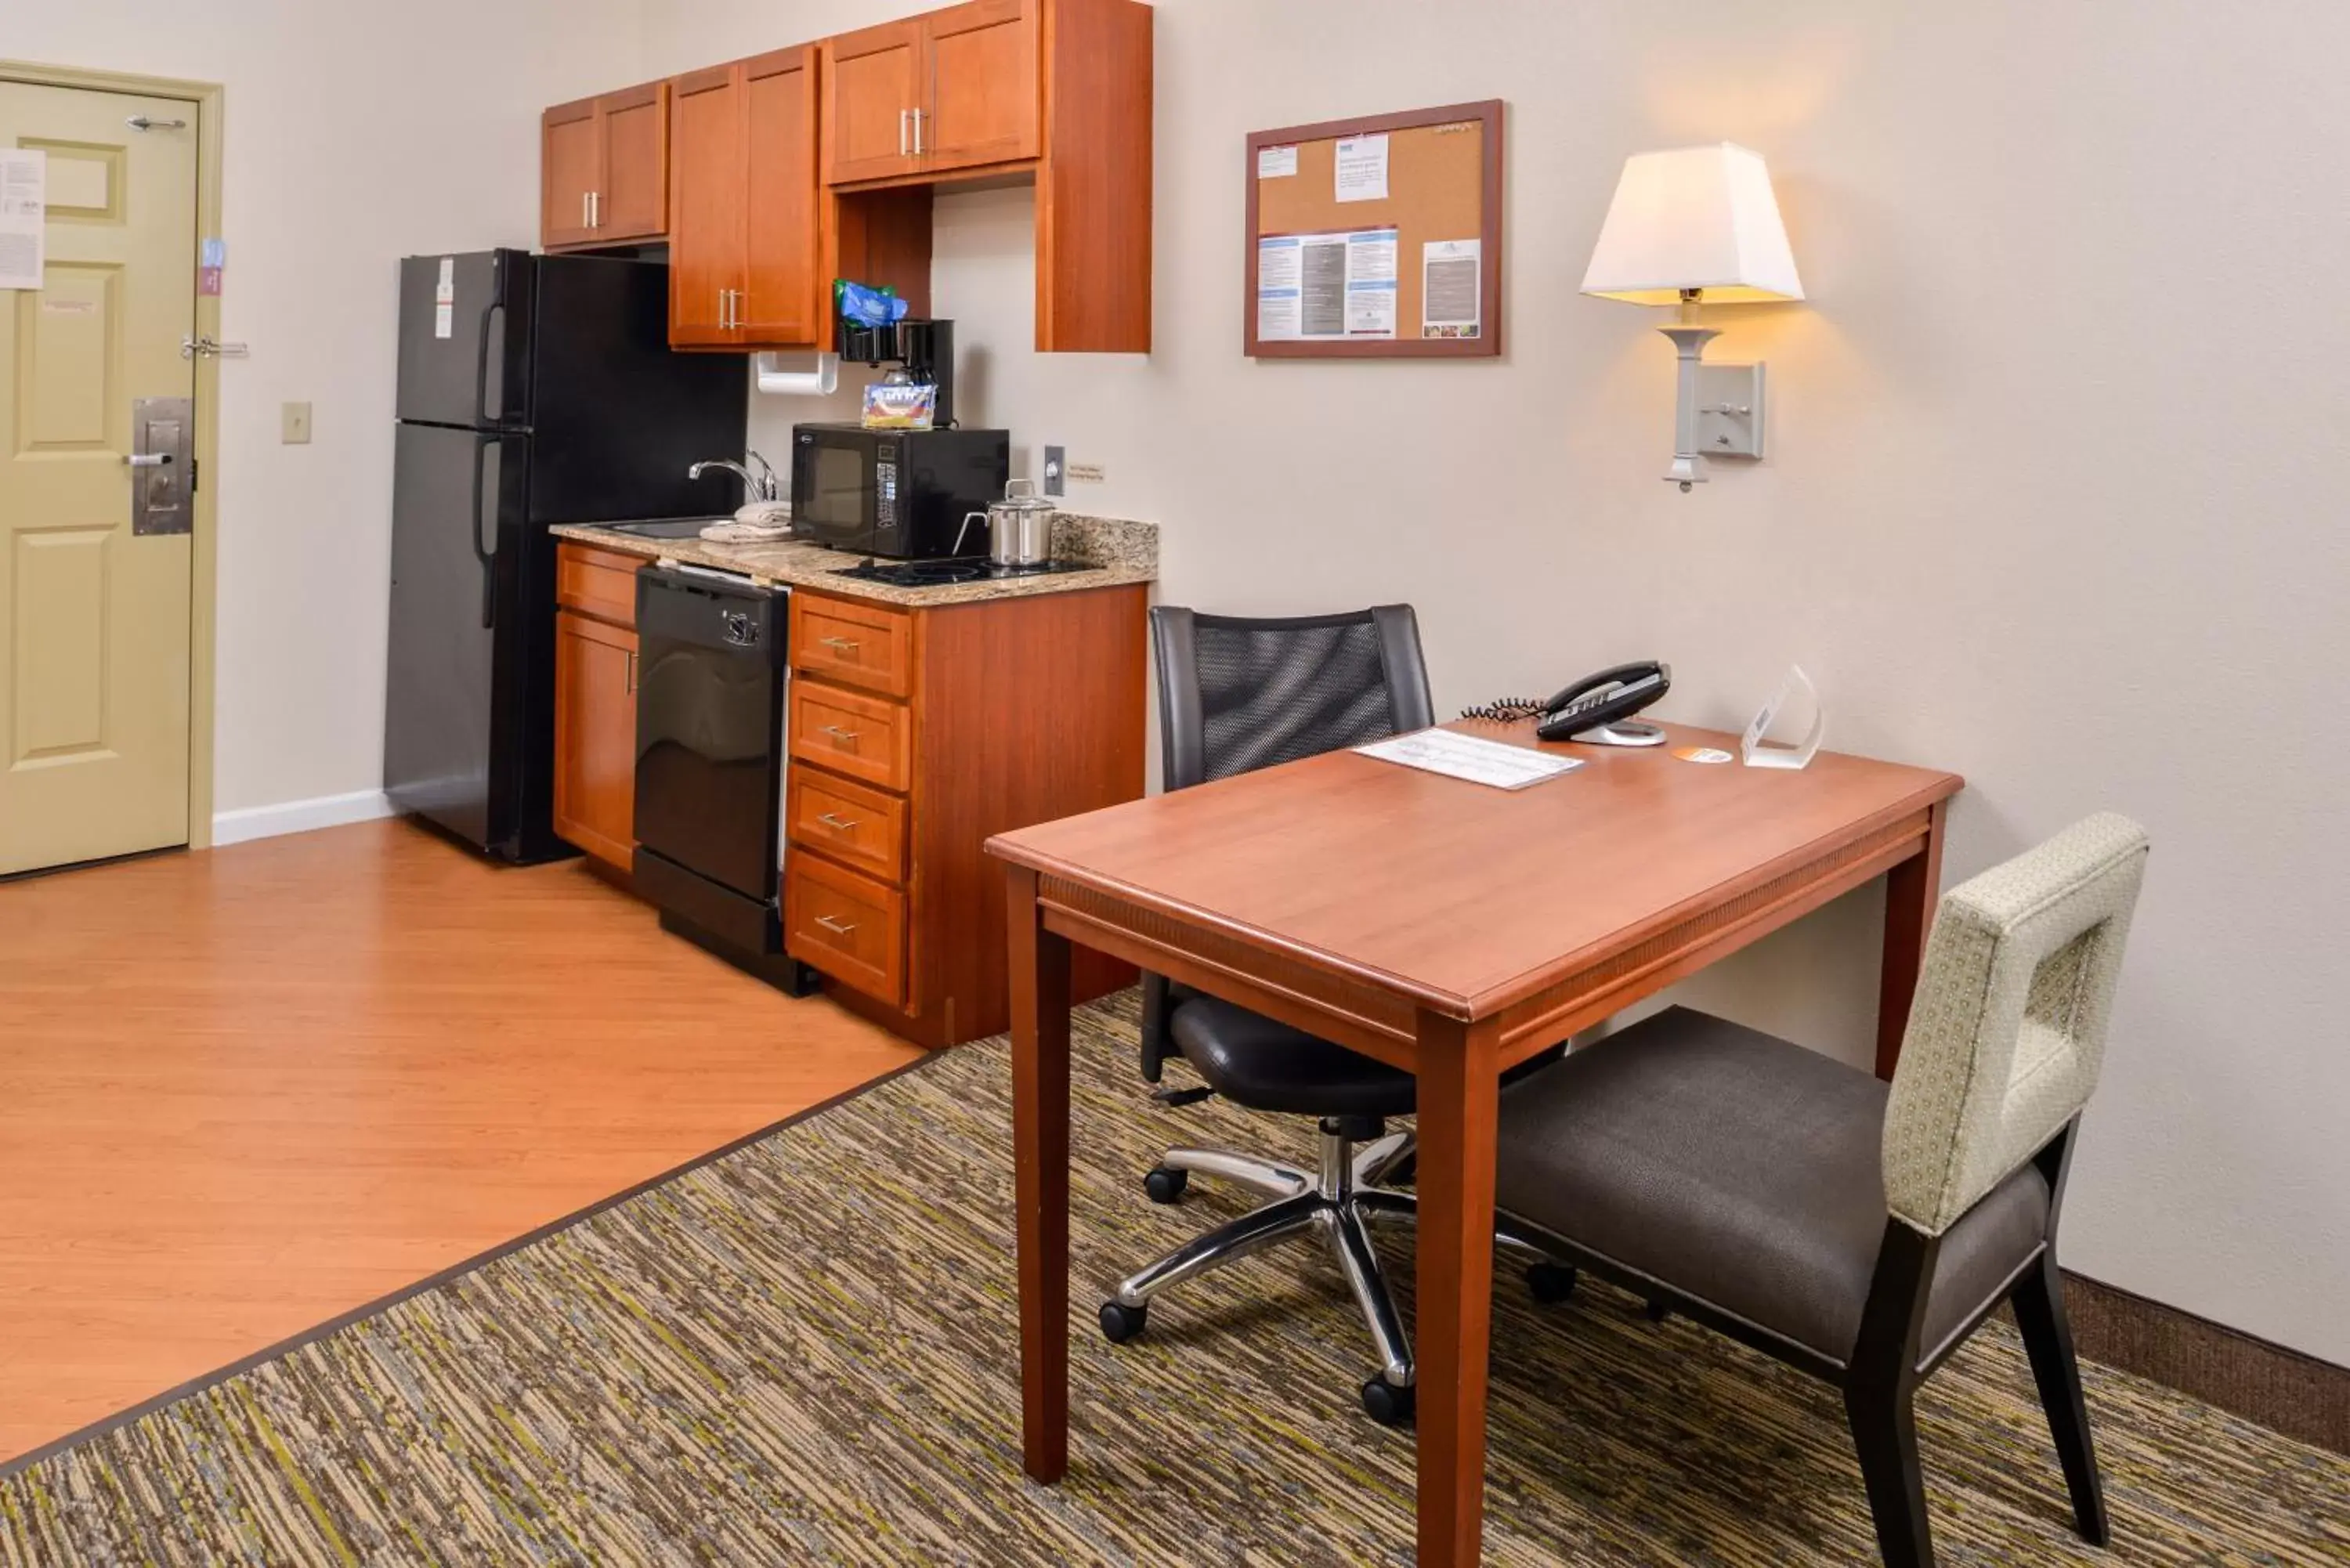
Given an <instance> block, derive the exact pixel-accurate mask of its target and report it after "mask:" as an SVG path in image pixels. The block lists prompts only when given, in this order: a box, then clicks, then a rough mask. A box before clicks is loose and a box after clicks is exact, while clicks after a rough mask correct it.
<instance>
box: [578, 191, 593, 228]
mask: <svg viewBox="0 0 2350 1568" xmlns="http://www.w3.org/2000/svg"><path fill="white" fill-rule="evenodd" d="M590 199H591V198H590V197H589V196H588V194H587V192H585V191H582V192H579V226H580V227H581V228H583V229H592V228H594V227H595V226H596V215H595V214H594V213H591V212H590V211H588V208H587V203H588V202H589V200H590Z"/></svg>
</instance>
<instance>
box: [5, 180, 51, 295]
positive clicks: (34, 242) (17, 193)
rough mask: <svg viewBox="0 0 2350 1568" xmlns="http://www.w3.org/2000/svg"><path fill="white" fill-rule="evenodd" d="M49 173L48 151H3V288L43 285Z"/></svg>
mask: <svg viewBox="0 0 2350 1568" xmlns="http://www.w3.org/2000/svg"><path fill="white" fill-rule="evenodd" d="M48 176H49V155H48V154H47V153H46V152H41V151H21V150H18V149H16V148H10V149H8V150H6V151H0V288H38V287H40V286H41V283H42V276H41V272H42V266H43V264H44V261H45V258H44V256H43V255H42V254H41V253H42V246H43V234H44V231H43V228H42V219H43V214H44V213H46V212H47V202H48V194H47V192H48Z"/></svg>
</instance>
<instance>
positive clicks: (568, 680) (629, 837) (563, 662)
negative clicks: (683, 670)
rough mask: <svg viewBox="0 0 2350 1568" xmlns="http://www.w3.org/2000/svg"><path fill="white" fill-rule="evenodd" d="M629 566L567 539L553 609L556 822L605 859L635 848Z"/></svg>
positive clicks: (571, 839) (618, 861) (621, 864)
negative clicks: (568, 541)
mask: <svg viewBox="0 0 2350 1568" xmlns="http://www.w3.org/2000/svg"><path fill="white" fill-rule="evenodd" d="M636 566H637V563H636V562H635V561H633V560H630V559H629V558H628V557H627V556H614V555H610V554H608V553H606V552H604V551H599V550H595V549H591V548H589V547H587V546H586V545H575V544H571V543H566V544H564V545H562V547H561V549H560V550H559V551H558V553H557V566H556V601H557V603H558V605H559V606H560V607H559V608H558V609H557V610H556V614H555V831H556V834H557V835H559V836H561V837H562V838H564V839H565V840H566V841H567V842H568V843H570V844H573V845H576V846H578V848H580V849H581V850H582V851H584V852H586V853H587V854H588V855H591V856H593V857H596V858H597V859H598V860H600V861H603V862H604V863H605V864H607V865H608V866H612V867H617V868H618V869H619V870H622V871H626V870H628V869H629V867H630V866H631V865H632V863H633V862H634V860H635V858H636V846H637V840H636V805H637V633H636V625H635V619H636V593H635V589H636Z"/></svg>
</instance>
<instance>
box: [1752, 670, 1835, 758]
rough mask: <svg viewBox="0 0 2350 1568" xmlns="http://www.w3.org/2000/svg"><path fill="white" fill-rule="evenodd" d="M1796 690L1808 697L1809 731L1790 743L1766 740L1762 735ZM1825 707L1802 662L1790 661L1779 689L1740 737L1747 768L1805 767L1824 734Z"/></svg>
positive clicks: (1825, 726) (1773, 693)
mask: <svg viewBox="0 0 2350 1568" xmlns="http://www.w3.org/2000/svg"><path fill="white" fill-rule="evenodd" d="M1798 690H1800V691H1802V693H1803V694H1804V696H1805V697H1807V698H1809V699H1810V700H1811V704H1812V727H1811V730H1810V731H1809V732H1807V733H1806V734H1805V735H1804V738H1803V739H1802V740H1800V741H1798V742H1795V743H1794V745H1792V746H1789V745H1781V744H1776V743H1773V742H1767V741H1765V740H1764V739H1763V737H1764V736H1766V735H1768V734H1769V733H1770V732H1771V725H1772V722H1773V721H1774V720H1776V719H1777V718H1778V717H1779V714H1780V712H1781V711H1782V710H1783V709H1784V708H1785V707H1786V706H1787V700H1788V699H1789V698H1791V697H1793V696H1794V695H1795V694H1796V692H1797V691H1798ZM1827 727H1828V715H1827V710H1826V709H1825V708H1824V707H1822V706H1821V705H1820V693H1819V688H1817V687H1815V686H1814V685H1813V684H1812V678H1811V677H1810V676H1808V675H1806V674H1804V667H1803V666H1802V665H1800V664H1791V665H1789V666H1788V667H1787V674H1786V678H1785V679H1784V680H1781V681H1780V682H1779V689H1778V690H1777V691H1773V692H1772V693H1771V700H1770V701H1767V702H1765V703H1763V708H1762V711H1760V712H1758V713H1756V714H1755V715H1754V717H1753V720H1752V722H1749V723H1748V724H1747V726H1746V733H1745V734H1743V735H1742V736H1740V737H1739V741H1738V751H1739V754H1740V755H1741V756H1742V757H1743V758H1744V759H1745V761H1746V765H1747V766H1748V767H1750V768H1800V767H1804V766H1807V765H1809V763H1811V760H1812V758H1813V756H1814V754H1815V753H1818V751H1819V749H1820V737H1821V736H1823V735H1825V734H1826V733H1827Z"/></svg>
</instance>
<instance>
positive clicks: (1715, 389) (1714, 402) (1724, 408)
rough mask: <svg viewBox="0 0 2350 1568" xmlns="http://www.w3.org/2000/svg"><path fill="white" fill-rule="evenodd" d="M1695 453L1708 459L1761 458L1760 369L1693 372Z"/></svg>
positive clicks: (1718, 367)
mask: <svg viewBox="0 0 2350 1568" xmlns="http://www.w3.org/2000/svg"><path fill="white" fill-rule="evenodd" d="M1697 408H1698V414H1697V449H1698V451H1700V452H1703V453H1705V455H1706V456H1708V457H1761V456H1762V455H1763V367H1762V366H1760V365H1700V366H1699V367H1698V368H1697Z"/></svg>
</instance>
